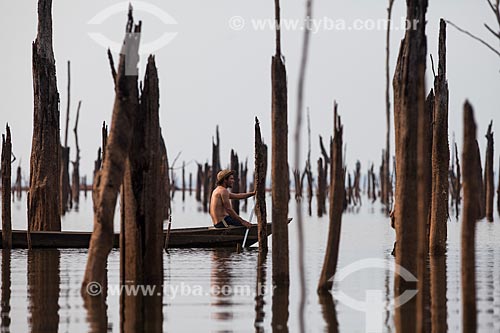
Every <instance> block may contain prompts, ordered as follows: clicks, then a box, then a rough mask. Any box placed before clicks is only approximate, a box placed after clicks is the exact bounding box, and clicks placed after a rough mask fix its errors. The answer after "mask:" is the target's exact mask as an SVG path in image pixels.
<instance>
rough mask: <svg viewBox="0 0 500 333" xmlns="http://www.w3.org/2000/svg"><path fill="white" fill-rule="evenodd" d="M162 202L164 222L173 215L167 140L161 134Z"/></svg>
mask: <svg viewBox="0 0 500 333" xmlns="http://www.w3.org/2000/svg"><path fill="white" fill-rule="evenodd" d="M160 156H161V158H160V163H161V164H160V179H161V185H160V198H161V199H160V202H163V208H162V211H163V215H162V218H163V220H164V221H165V220H168V219H169V218H170V215H171V211H172V207H171V198H170V176H169V174H170V173H169V170H168V169H169V164H168V155H167V146H166V145H165V140H164V139H163V135H162V134H161V133H160Z"/></svg>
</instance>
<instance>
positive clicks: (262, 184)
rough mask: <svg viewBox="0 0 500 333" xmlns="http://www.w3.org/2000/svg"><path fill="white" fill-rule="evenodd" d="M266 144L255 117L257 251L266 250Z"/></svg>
mask: <svg viewBox="0 0 500 333" xmlns="http://www.w3.org/2000/svg"><path fill="white" fill-rule="evenodd" d="M266 175H267V146H266V145H265V144H264V143H263V142H262V135H261V133H260V124H259V120H258V119H257V117H255V180H254V184H255V186H254V188H255V191H256V193H255V215H256V216H257V223H258V233H259V251H260V252H265V253H266V252H267V208H266Z"/></svg>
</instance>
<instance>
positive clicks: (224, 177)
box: [210, 169, 255, 228]
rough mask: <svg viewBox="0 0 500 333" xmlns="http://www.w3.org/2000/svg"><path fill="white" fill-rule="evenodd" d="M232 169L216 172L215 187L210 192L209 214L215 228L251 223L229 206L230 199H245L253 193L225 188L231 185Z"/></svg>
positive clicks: (248, 224) (249, 224)
mask: <svg viewBox="0 0 500 333" xmlns="http://www.w3.org/2000/svg"><path fill="white" fill-rule="evenodd" d="M233 174H234V171H233V170H227V169H226V170H222V171H220V172H219V173H218V174H217V187H216V188H215V190H214V191H213V192H212V198H211V199H210V216H211V217H212V223H213V224H214V227H216V228H227V227H228V226H230V225H234V226H245V227H247V228H250V227H251V226H252V224H251V223H250V222H248V221H245V220H244V219H242V218H241V217H240V216H239V215H238V214H236V212H235V211H234V209H233V207H232V206H231V201H230V199H237V200H240V199H246V198H250V197H252V196H254V195H255V191H253V192H248V193H231V192H229V191H228V190H227V189H228V188H231V187H233V184H234V175H233Z"/></svg>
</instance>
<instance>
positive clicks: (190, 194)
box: [189, 172, 193, 196]
mask: <svg viewBox="0 0 500 333" xmlns="http://www.w3.org/2000/svg"><path fill="white" fill-rule="evenodd" d="M192 195H193V174H192V173H191V172H190V173H189V196H192Z"/></svg>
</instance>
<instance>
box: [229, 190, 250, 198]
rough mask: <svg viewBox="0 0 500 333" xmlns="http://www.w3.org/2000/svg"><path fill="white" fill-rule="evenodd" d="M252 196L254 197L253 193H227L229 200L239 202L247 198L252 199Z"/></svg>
mask: <svg viewBox="0 0 500 333" xmlns="http://www.w3.org/2000/svg"><path fill="white" fill-rule="evenodd" d="M228 192H229V191H228ZM254 195H255V191H252V192H247V193H231V192H229V199H233V200H234V199H236V200H241V199H247V198H250V197H253V196H254Z"/></svg>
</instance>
